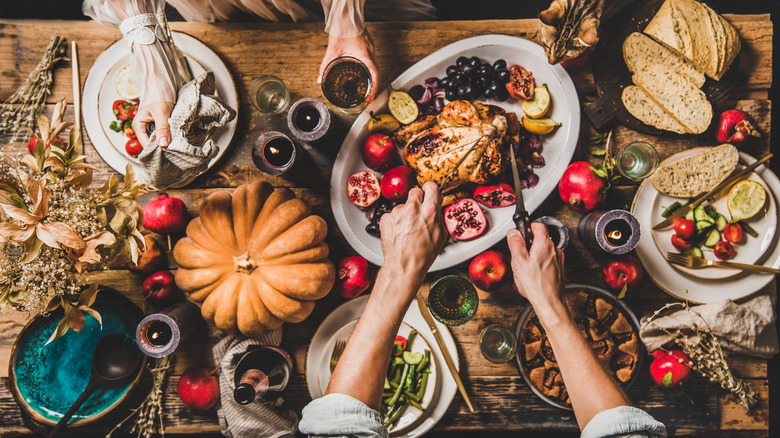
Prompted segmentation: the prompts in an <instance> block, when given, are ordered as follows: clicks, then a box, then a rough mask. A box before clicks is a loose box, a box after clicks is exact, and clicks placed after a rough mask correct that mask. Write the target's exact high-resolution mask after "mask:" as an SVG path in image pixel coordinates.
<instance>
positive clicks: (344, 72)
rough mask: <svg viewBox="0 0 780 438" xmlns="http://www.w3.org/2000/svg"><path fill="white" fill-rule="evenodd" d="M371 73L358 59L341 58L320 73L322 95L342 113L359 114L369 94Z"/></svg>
mask: <svg viewBox="0 0 780 438" xmlns="http://www.w3.org/2000/svg"><path fill="white" fill-rule="evenodd" d="M372 85H373V84H372V83H371V72H370V71H368V67H366V65H365V64H363V63H362V62H361V61H360V60H359V59H357V58H353V57H351V56H341V57H339V58H336V59H334V60H333V61H331V62H330V63H329V64H328V66H327V67H325V71H324V72H323V73H322V94H324V95H325V98H326V99H328V101H329V102H330V103H332V104H333V105H335V106H337V107H338V108H339V109H341V110H342V111H344V112H348V113H354V112H359V111H360V107H361V105H363V104H364V103H365V102H366V98H368V95H369V94H370V93H371V87H372Z"/></svg>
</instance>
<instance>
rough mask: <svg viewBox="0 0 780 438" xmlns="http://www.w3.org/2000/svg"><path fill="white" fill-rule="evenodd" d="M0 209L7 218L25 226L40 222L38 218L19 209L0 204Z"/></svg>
mask: <svg viewBox="0 0 780 438" xmlns="http://www.w3.org/2000/svg"><path fill="white" fill-rule="evenodd" d="M0 208H2V209H3V211H4V212H5V214H7V215H8V217H11V218H13V219H16V220H18V221H21V222H22V223H24V224H25V225H33V224H35V223H37V222H38V221H39V220H41V217H40V216H37V215H35V214H32V213H30V212H28V211H27V210H22V209H21V208H19V207H15V206H13V205H8V204H0Z"/></svg>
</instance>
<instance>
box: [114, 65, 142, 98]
mask: <svg viewBox="0 0 780 438" xmlns="http://www.w3.org/2000/svg"><path fill="white" fill-rule="evenodd" d="M114 86H115V87H116V92H117V93H119V95H120V96H122V99H125V100H136V99H138V91H137V90H136V88H135V84H133V70H132V69H131V68H130V64H128V65H126V66H124V67H122V70H119V73H117V74H116V79H114Z"/></svg>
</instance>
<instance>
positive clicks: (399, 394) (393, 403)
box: [388, 364, 409, 406]
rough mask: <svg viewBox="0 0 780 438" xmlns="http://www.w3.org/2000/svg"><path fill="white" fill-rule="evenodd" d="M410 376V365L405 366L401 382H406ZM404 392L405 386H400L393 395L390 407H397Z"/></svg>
mask: <svg viewBox="0 0 780 438" xmlns="http://www.w3.org/2000/svg"><path fill="white" fill-rule="evenodd" d="M408 375H409V364H406V365H404V372H403V374H402V376H401V382H404V381H405V380H406V376H408ZM402 390H403V385H401V384H399V385H398V388H397V389H396V390H395V394H394V395H393V398H392V399H391V400H390V402H389V403H388V404H389V405H390V406H393V405H395V403H396V402H397V401H398V397H400V396H401V391H402Z"/></svg>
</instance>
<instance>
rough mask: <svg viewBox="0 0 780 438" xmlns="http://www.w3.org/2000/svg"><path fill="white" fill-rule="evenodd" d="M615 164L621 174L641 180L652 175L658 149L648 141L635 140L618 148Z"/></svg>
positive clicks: (656, 164)
mask: <svg viewBox="0 0 780 438" xmlns="http://www.w3.org/2000/svg"><path fill="white" fill-rule="evenodd" d="M616 164H617V166H616V167H617V169H618V172H620V174H621V175H623V176H625V177H626V178H628V179H630V180H634V181H641V180H643V179H645V178H647V177H649V176H650V175H652V174H653V172H655V169H656V168H657V167H658V151H656V150H655V148H654V147H653V146H652V145H650V144H649V143H645V142H643V141H635V142H633V143H629V144H627V145H625V146H623V148H622V149H620V152H618V155H617V159H616Z"/></svg>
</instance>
